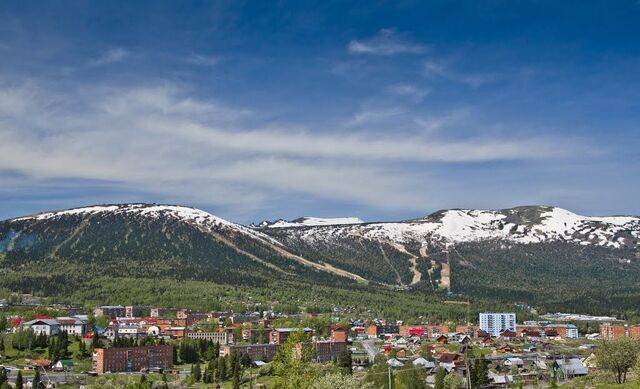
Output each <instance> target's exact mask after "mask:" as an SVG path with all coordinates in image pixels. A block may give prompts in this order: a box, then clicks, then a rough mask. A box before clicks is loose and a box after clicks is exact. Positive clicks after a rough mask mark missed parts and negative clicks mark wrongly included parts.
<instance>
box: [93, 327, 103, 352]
mask: <svg viewBox="0 0 640 389" xmlns="http://www.w3.org/2000/svg"><path fill="white" fill-rule="evenodd" d="M100 346H102V345H101V344H100V337H99V336H98V330H96V329H94V330H93V335H92V336H91V349H92V350H93V349H96V348H99V347H100Z"/></svg>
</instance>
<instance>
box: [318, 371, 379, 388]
mask: <svg viewBox="0 0 640 389" xmlns="http://www.w3.org/2000/svg"><path fill="white" fill-rule="evenodd" d="M335 388H340V389H369V388H373V385H372V384H371V383H368V384H363V383H362V382H361V381H360V380H359V379H357V378H356V377H354V376H351V375H345V374H341V373H329V374H325V375H323V376H321V377H320V378H317V379H315V380H314V381H313V384H311V387H310V389H335Z"/></svg>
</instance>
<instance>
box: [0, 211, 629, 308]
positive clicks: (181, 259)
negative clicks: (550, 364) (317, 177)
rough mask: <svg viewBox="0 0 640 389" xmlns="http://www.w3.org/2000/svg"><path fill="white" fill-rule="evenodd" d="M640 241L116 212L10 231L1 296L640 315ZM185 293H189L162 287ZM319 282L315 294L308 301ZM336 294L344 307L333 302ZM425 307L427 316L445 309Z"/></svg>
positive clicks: (551, 227) (4, 240)
mask: <svg viewBox="0 0 640 389" xmlns="http://www.w3.org/2000/svg"><path fill="white" fill-rule="evenodd" d="M332 223H336V224H332ZM639 234H640V222H639V221H638V219H637V218H628V217H620V218H589V217H581V216H578V215H575V214H571V213H569V212H568V211H564V210H558V209H555V208H549V207H520V208H514V209H511V210H501V211H462V210H452V211H441V212H437V213H435V214H433V215H430V216H428V217H425V218H422V219H415V220H409V221H405V222H396V223H363V222H361V221H360V220H358V219H354V218H342V219H318V218H303V219H298V221H292V222H284V221H279V222H277V223H262V224H261V225H260V226H259V227H255V228H249V227H245V226H242V225H239V224H235V223H232V222H228V221H226V220H223V219H220V218H218V217H216V216H213V215H210V214H208V213H206V212H203V211H200V210H196V209H193V208H186V207H177V206H159V205H146V204H124V205H105V206H95V207H88V208H79V209H74V210H66V211H58V212H49V213H44V214H39V215H33V216H27V217H23V218H18V219H13V220H7V221H4V222H0V265H1V266H0V269H1V270H0V272H1V275H2V277H0V288H4V290H11V291H22V292H35V293H38V294H41V295H49V296H58V297H61V296H62V297H64V298H67V299H71V300H74V301H76V302H77V301H100V300H102V301H103V302H104V301H112V302H114V303H117V302H124V301H120V300H118V299H113V296H121V297H122V296H127V293H134V292H133V291H134V290H135V289H136V288H137V286H138V285H136V283H135V282H131V280H136V279H137V280H140V285H145V287H144V288H143V291H141V292H140V293H143V294H139V293H138V294H135V296H136V298H137V299H138V300H139V301H138V302H145V303H146V302H149V303H151V302H152V301H153V300H154V299H155V300H156V301H164V302H166V303H167V304H173V303H177V302H178V301H180V302H181V303H182V304H183V305H184V303H185V302H187V301H188V302H189V303H191V302H194V300H193V298H192V297H186V296H191V294H190V293H192V292H189V291H196V290H198V291H202V294H203V295H210V293H209V292H207V290H220V289H218V288H219V287H222V286H228V287H232V288H246V289H245V291H251V293H252V294H253V295H254V298H256V299H257V300H254V301H261V302H267V301H271V302H275V304H278V305H286V304H293V305H310V306H315V305H317V306H321V307H322V309H331V307H332V306H333V305H342V304H347V305H351V306H352V307H353V308H354V309H359V310H366V309H368V308H373V307H377V309H385V308H384V307H385V303H384V302H383V301H382V300H380V299H377V298H372V297H368V298H364V297H363V296H369V295H372V294H373V295H376V294H379V295H383V294H384V293H394V300H396V301H399V300H403V301H406V300H405V299H407V298H410V299H412V298H415V299H418V300H421V301H423V302H424V303H425V304H427V305H429V304H432V303H433V304H434V305H433V306H436V305H437V303H436V302H437V301H441V300H442V298H444V296H446V295H454V296H458V297H460V298H464V299H467V298H471V299H474V300H476V301H483V304H485V305H486V304H488V303H487V302H490V301H495V302H496V303H497V304H501V305H502V306H504V305H509V304H511V305H512V304H513V303H516V302H518V303H524V304H527V305H533V306H536V307H538V308H541V309H543V310H545V309H546V310H573V311H579V312H583V313H616V312H617V313H623V312H627V313H629V312H631V313H633V312H635V311H637V310H638V308H637V307H638V303H639V302H640V287H639V286H638V283H637V280H638V279H640V254H639V252H638V235H639ZM175 283H183V284H184V285H185V289H184V290H182V289H181V288H179V287H178V288H173V289H171V291H170V292H169V291H167V289H166V288H165V287H164V285H167V284H171V285H176V284H175ZM112 284H113V285H112ZM150 285H155V286H153V287H150ZM207 285H208V286H209V288H210V289H207ZM311 285H312V286H313V288H316V289H315V290H316V291H317V294H316V295H313V294H309V293H306V292H308V291H309V290H311V289H310V288H309V286H311ZM118 288H121V289H122V291H121V290H119V289H118ZM266 289H268V290H269V293H266V294H265V293H262V292H260V291H262V290H266ZM302 291H304V292H305V293H302ZM334 293H337V294H339V295H340V296H341V300H340V301H331V298H329V297H328V296H330V295H332V294H334ZM297 297H301V299H300V300H296V299H297ZM302 297H304V298H302ZM287 300H289V301H287ZM195 303H196V304H197V305H201V304H205V305H206V304H209V305H212V306H215V305H216V304H217V303H216V302H215V300H207V302H206V303H205V302H203V301H198V300H195ZM363 304H369V305H371V306H365V305H363ZM420 304H421V303H419V305H420ZM403 306H404V307H405V308H407V307H411V306H412V305H411V304H407V303H406V302H405V303H403ZM420 306H422V308H416V309H422V310H424V312H425V314H426V313H427V312H428V311H429V312H431V311H430V309H431V308H433V306H432V305H429V307H430V308H426V307H425V306H424V305H420ZM405 308H396V310H397V311H398V312H400V311H402V312H404V313H406V309H405Z"/></svg>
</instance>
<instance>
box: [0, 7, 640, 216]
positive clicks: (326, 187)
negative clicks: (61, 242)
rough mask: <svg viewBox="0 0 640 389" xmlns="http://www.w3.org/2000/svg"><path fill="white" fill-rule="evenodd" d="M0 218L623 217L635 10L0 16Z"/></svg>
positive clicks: (637, 81)
mask: <svg viewBox="0 0 640 389" xmlns="http://www.w3.org/2000/svg"><path fill="white" fill-rule="evenodd" d="M0 37H2V38H1V39H0V219H1V218H9V217H14V216H20V215H23V214H27V213H32V212H37V211H43V210H50V209H58V208H67V207H74V206H82V205H89V204H95V203H117V202H158V203H172V204H184V205H192V206H196V207H199V208H203V209H205V210H207V211H210V212H212V213H214V214H216V215H219V216H222V217H225V218H228V219H231V220H234V221H239V222H243V223H248V222H252V221H260V220H263V219H275V218H295V217H298V216H303V215H313V216H325V217H330V216H359V217H360V218H362V219H365V220H372V221H373V220H394V219H405V218H413V217H419V216H422V215H425V214H428V213H431V212H433V211H435V210H438V209H442V208H505V207H511V206H516V205H525V204H548V205H557V206H561V207H564V208H568V209H570V210H573V211H575V212H579V213H583V214H598V215H602V214H640V201H638V195H639V194H640V180H639V179H638V177H640V157H639V152H638V150H640V128H639V125H640V71H639V69H640V39H638V37H640V2H638V1H633V0H629V1H616V2H611V1H601V2H598V1H593V2H584V1H575V2H572V1H566V2H557V1H549V2H544V1H535V2H526V1H481V2H478V1H468V2H464V1H457V2H447V1H431V2H421V1H420V2H412V1H390V2H384V1H376V2H370V1H367V2H360V3H357V2H332V1H327V2H323V3H322V4H315V5H314V6H309V5H307V4H306V2H287V1H279V2H266V1H265V2H262V1H256V2H163V1H149V2H116V1H110V2H86V1H78V2H71V1H63V2H35V1H4V2H2V3H0Z"/></svg>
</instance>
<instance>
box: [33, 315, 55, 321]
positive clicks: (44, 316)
mask: <svg viewBox="0 0 640 389" xmlns="http://www.w3.org/2000/svg"><path fill="white" fill-rule="evenodd" d="M51 318H52V317H51V316H47V315H36V320H44V319H51Z"/></svg>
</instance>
